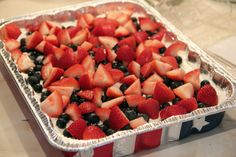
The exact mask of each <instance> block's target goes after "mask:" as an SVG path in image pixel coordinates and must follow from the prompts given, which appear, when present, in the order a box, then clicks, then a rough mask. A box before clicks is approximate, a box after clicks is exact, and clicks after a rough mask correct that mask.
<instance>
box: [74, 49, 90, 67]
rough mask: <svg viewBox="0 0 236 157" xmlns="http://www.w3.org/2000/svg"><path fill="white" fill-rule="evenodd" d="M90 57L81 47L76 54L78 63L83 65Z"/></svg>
mask: <svg viewBox="0 0 236 157" xmlns="http://www.w3.org/2000/svg"><path fill="white" fill-rule="evenodd" d="M88 55H89V54H88V51H87V50H86V49H84V48H83V47H81V46H78V47H77V51H76V52H75V54H74V56H75V59H76V61H77V63H81V62H82V61H83V60H84V58H85V57H87V56H88Z"/></svg>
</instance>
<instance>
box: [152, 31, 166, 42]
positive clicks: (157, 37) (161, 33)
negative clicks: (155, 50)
mask: <svg viewBox="0 0 236 157" xmlns="http://www.w3.org/2000/svg"><path fill="white" fill-rule="evenodd" d="M165 33H166V30H165V29H161V30H160V31H159V32H157V33H156V34H154V35H153V36H152V37H151V39H156V40H159V41H162V39H163V37H164V35H165Z"/></svg>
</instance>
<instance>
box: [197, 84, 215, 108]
mask: <svg viewBox="0 0 236 157" xmlns="http://www.w3.org/2000/svg"><path fill="white" fill-rule="evenodd" d="M197 101H200V102H202V103H204V104H206V105H208V106H215V105H217V104H218V95H217V92H216V90H215V89H214V88H213V87H212V86H211V85H205V86H203V87H202V88H200V89H199V91H198V93H197Z"/></svg>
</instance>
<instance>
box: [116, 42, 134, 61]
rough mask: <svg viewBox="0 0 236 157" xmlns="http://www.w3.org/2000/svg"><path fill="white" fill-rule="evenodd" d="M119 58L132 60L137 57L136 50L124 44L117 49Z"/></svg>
mask: <svg viewBox="0 0 236 157" xmlns="http://www.w3.org/2000/svg"><path fill="white" fill-rule="evenodd" d="M116 54H117V59H118V60H120V61H125V62H128V63H129V62H131V61H132V60H134V58H135V52H134V50H133V49H132V48H131V47H129V46H128V45H123V46H121V47H120V48H119V49H118V50H117V53H116Z"/></svg>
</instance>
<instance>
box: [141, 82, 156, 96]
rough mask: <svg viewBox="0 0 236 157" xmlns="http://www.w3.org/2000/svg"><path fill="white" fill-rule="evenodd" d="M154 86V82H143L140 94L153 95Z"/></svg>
mask: <svg viewBox="0 0 236 157" xmlns="http://www.w3.org/2000/svg"><path fill="white" fill-rule="evenodd" d="M155 86H156V82H148V81H145V82H143V83H142V92H143V93H144V94H148V95H153V94H154V90H155Z"/></svg>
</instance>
